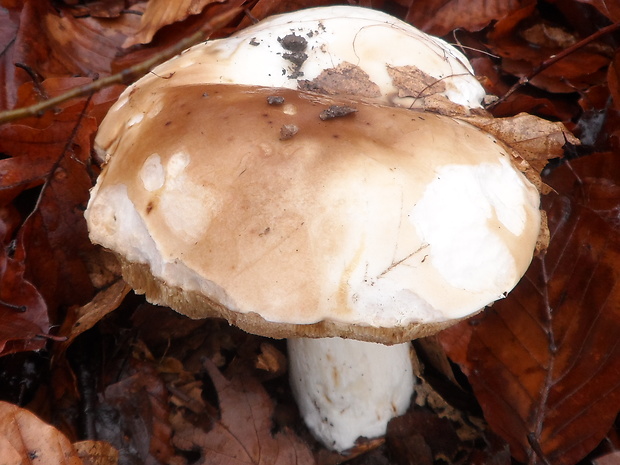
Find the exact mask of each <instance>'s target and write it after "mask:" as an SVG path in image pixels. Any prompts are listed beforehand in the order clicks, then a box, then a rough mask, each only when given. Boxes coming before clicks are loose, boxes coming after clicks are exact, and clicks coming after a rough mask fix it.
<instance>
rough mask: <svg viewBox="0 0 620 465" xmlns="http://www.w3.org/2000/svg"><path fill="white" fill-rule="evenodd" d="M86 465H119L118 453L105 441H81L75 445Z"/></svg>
mask: <svg viewBox="0 0 620 465" xmlns="http://www.w3.org/2000/svg"><path fill="white" fill-rule="evenodd" d="M73 447H74V448H75V450H76V452H77V454H78V456H79V457H80V458H81V459H82V461H83V462H84V465H117V464H118V456H119V454H118V451H117V450H116V449H115V448H114V447H113V446H112V444H110V443H107V442H105V441H92V440H89V441H79V442H75V443H73Z"/></svg>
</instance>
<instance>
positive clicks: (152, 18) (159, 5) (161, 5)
mask: <svg viewBox="0 0 620 465" xmlns="http://www.w3.org/2000/svg"><path fill="white" fill-rule="evenodd" d="M222 1H223V0H177V1H175V2H171V1H169V0H150V1H149V2H148V4H147V6H146V10H145V12H144V15H142V19H141V21H140V29H139V30H138V31H137V32H136V33H135V34H134V35H133V36H131V37H128V38H127V40H125V43H124V44H123V47H131V46H132V45H136V44H148V43H149V42H150V41H151V40H152V39H153V36H154V35H155V33H156V32H157V31H159V30H160V29H161V28H162V27H164V26H167V25H169V24H172V23H175V22H177V21H183V20H184V19H186V18H187V17H188V16H191V15H197V14H199V13H200V12H201V11H202V10H203V9H204V7H205V6H207V5H209V4H210V3H221V2H222Z"/></svg>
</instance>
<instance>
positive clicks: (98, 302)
mask: <svg viewBox="0 0 620 465" xmlns="http://www.w3.org/2000/svg"><path fill="white" fill-rule="evenodd" d="M130 290H131V288H130V287H129V286H128V285H127V284H126V283H125V282H124V281H122V280H118V281H116V282H115V283H114V284H112V285H111V286H109V287H108V288H106V289H103V290H101V291H99V292H98V293H97V295H95V297H94V298H93V300H91V301H90V302H89V303H87V304H86V305H84V306H82V307H73V308H71V309H69V311H68V312H67V316H66V317H65V320H64V322H63V325H62V327H61V328H60V331H59V334H60V335H61V336H63V337H65V338H66V340H65V341H63V342H61V343H60V344H57V345H56V346H55V347H54V349H55V352H56V354H57V355H60V354H62V353H64V352H65V351H66V350H67V348H68V347H69V346H70V345H71V343H72V342H73V341H74V340H75V338H76V337H78V336H79V335H80V334H83V333H84V332H86V331H88V330H89V329H91V328H92V327H93V326H95V325H96V324H97V323H98V322H99V320H101V318H103V317H104V316H106V315H107V314H108V313H110V312H112V311H114V310H116V309H117V308H118V306H119V305H120V303H121V302H122V300H123V298H124V297H125V296H126V295H127V294H128V293H129V291H130Z"/></svg>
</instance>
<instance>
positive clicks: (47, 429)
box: [0, 402, 83, 465]
mask: <svg viewBox="0 0 620 465" xmlns="http://www.w3.org/2000/svg"><path fill="white" fill-rule="evenodd" d="M0 451H1V454H2V457H0V458H1V459H2V465H22V464H26V463H31V464H34V463H36V464H40V465H83V462H82V460H81V459H80V458H79V457H78V454H77V452H76V451H75V449H74V448H73V446H72V445H71V442H69V440H68V439H67V438H66V436H65V435H63V434H62V433H61V432H60V431H58V430H57V429H56V428H54V427H53V426H51V425H48V424H46V423H45V422H43V421H42V420H40V419H39V418H38V417H37V416H36V415H34V414H33V413H31V412H29V411H28V410H25V409H22V408H19V407H18V406H16V405H13V404H10V403H8V402H0Z"/></svg>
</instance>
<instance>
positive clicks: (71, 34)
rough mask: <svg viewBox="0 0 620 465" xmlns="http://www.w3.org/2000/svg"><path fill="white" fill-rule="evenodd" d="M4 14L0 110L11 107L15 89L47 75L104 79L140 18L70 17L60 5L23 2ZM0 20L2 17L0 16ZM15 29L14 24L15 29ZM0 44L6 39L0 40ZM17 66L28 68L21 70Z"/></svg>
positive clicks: (67, 10)
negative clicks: (5, 41)
mask: <svg viewBox="0 0 620 465" xmlns="http://www.w3.org/2000/svg"><path fill="white" fill-rule="evenodd" d="M5 14H8V15H9V18H8V19H9V20H10V22H9V24H13V25H14V26H13V28H9V27H8V25H7V29H8V31H7V32H5V33H4V36H6V37H7V38H8V36H9V35H10V34H12V35H13V37H11V39H10V40H9V41H8V42H7V45H6V48H4V49H3V53H2V54H1V55H0V76H1V77H2V78H3V79H2V80H3V81H4V82H3V84H4V85H3V86H2V92H0V109H7V108H13V107H14V106H15V101H16V95H17V89H18V88H19V87H20V86H21V85H22V84H25V83H26V82H30V81H32V80H33V76H32V75H31V74H35V75H37V76H38V78H37V79H38V80H42V79H47V78H51V77H63V76H64V77H67V76H76V75H81V76H90V77H95V76H97V75H98V76H104V75H108V74H110V73H111V63H112V61H113V60H114V59H115V58H116V56H117V54H118V53H119V52H120V51H121V44H122V43H123V42H124V41H125V39H126V38H127V36H129V35H133V33H134V31H135V30H136V29H137V27H138V25H139V21H140V17H139V16H138V15H135V14H123V15H121V16H120V17H118V18H115V19H110V18H105V19H99V18H94V17H91V16H80V17H76V16H73V15H72V14H71V11H70V9H69V8H68V7H66V6H63V5H62V3H58V4H54V5H52V3H51V2H47V1H38V0H25V1H24V2H23V3H22V5H21V9H20V11H19V14H17V13H16V12H10V13H5ZM0 19H2V18H1V17H0ZM15 25H18V27H17V29H15ZM0 40H6V39H4V37H3V36H0ZM16 63H20V64H22V65H24V66H25V67H27V68H28V69H30V70H31V73H28V72H26V71H25V70H24V69H23V68H22V67H16V66H15V64H16Z"/></svg>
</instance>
